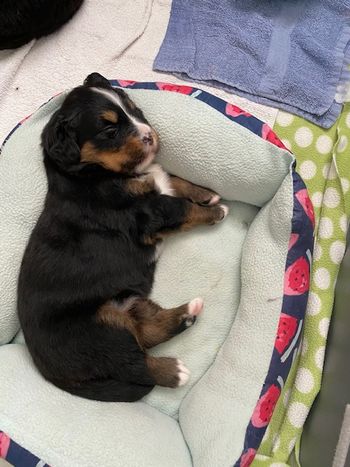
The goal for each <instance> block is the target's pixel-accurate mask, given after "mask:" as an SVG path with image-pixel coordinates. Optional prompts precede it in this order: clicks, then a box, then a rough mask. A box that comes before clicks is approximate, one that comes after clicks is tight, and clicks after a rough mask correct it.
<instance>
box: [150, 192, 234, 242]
mask: <svg viewBox="0 0 350 467" xmlns="http://www.w3.org/2000/svg"><path fill="white" fill-rule="evenodd" d="M162 198H163V200H162V202H159V205H158V210H157V216H158V219H156V222H153V223H152V224H150V226H145V233H144V237H143V241H144V243H145V244H147V245H154V244H156V243H157V242H158V241H159V240H162V239H163V238H165V237H166V236H168V235H169V234H172V233H175V232H181V231H188V230H190V229H192V228H193V227H196V226H198V225H213V224H217V223H218V222H221V221H222V220H223V219H224V218H225V217H226V215H227V213H228V207H227V206H224V205H221V204H217V205H215V206H208V207H207V206H200V205H198V204H194V203H191V202H190V201H187V200H185V199H182V198H172V197H170V196H162Z"/></svg>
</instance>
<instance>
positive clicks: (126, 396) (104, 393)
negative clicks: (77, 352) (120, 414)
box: [56, 379, 154, 402]
mask: <svg viewBox="0 0 350 467" xmlns="http://www.w3.org/2000/svg"><path fill="white" fill-rule="evenodd" d="M56 385H57V383H56ZM59 387H60V388H61V389H63V390H65V391H67V392H69V393H70V394H73V395H75V396H80V397H83V398H85V399H92V400H95V401H102V402H135V401H137V400H139V399H141V398H142V397H144V396H145V395H146V394H148V393H149V392H151V391H152V389H153V388H154V386H153V385H145V386H144V385H141V384H133V383H127V382H121V381H117V380H115V379H101V380H88V381H84V382H82V383H80V384H79V386H73V387H72V386H70V387H69V386H62V385H59Z"/></svg>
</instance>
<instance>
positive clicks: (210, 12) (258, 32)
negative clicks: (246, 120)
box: [154, 0, 350, 128]
mask: <svg viewBox="0 0 350 467" xmlns="http://www.w3.org/2000/svg"><path fill="white" fill-rule="evenodd" d="M349 41H350V0H173V3H172V9H171V15H170V21H169V24H168V29H167V33H166V36H165V39H164V41H163V44H162V46H161V48H160V50H159V53H158V56H157V57H156V59H155V62H154V69H155V70H158V71H165V72H171V73H174V74H176V75H178V76H181V77H182V78H185V79H189V80H192V81H198V82H204V83H205V84H209V85H213V86H217V87H220V88H221V89H225V90H228V91H231V92H234V93H236V94H239V95H242V96H245V97H248V98H250V99H252V100H254V101H257V102H260V103H263V104H267V105H271V106H273V107H277V108H281V109H285V110H287V111H289V112H292V113H295V114H297V115H300V116H302V117H304V118H306V119H308V120H310V121H311V122H314V123H316V124H318V125H320V126H323V127H325V128H329V127H330V126H332V125H333V123H334V122H335V120H336V119H337V117H338V115H339V113H340V112H341V109H342V99H343V95H344V94H346V91H347V89H346V85H347V84H348V82H349V81H350V73H349V71H348V70H347V65H348V64H349V62H350V42H349Z"/></svg>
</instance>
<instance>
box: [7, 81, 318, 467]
mask: <svg viewBox="0 0 350 467" xmlns="http://www.w3.org/2000/svg"><path fill="white" fill-rule="evenodd" d="M111 84H112V86H114V87H121V88H128V89H147V90H154V91H166V92H177V93H180V94H184V95H187V96H190V97H192V98H195V99H198V100H200V101H202V102H204V103H205V104H207V105H209V106H211V107H212V108H214V109H216V110H217V111H218V112H220V113H222V114H223V115H225V116H226V117H227V118H229V119H230V120H232V121H234V122H235V123H236V124H238V125H241V126H243V127H245V128H246V129H248V130H249V131H251V132H252V133H254V134H255V135H257V136H258V137H260V138H262V139H264V140H266V141H269V142H270V143H271V144H273V145H275V146H277V147H279V148H282V149H285V150H289V149H288V148H287V147H286V145H285V144H284V143H283V142H282V141H281V140H280V139H279V138H278V136H277V135H276V133H274V131H273V130H272V129H271V128H270V127H269V126H268V125H267V124H266V123H264V122H262V121H261V120H259V119H257V118H256V117H254V116H253V115H251V114H249V113H248V112H245V111H244V110H242V109H240V108H239V107H237V106H235V105H233V104H229V103H227V102H226V101H224V100H222V99H220V98H218V97H216V96H213V95H211V94H209V93H208V92H205V91H202V90H200V89H197V88H194V87H191V86H182V85H175V84H168V83H161V82H155V83H153V82H149V83H142V82H135V81H130V80H111ZM26 118H28V117H26ZM24 120H25V119H24ZM24 120H23V121H24ZM23 121H22V122H23ZM22 122H20V123H19V124H18V125H17V126H16V127H15V128H14V129H13V130H12V131H11V133H10V134H9V135H8V137H7V138H6V139H5V141H4V144H5V143H6V141H7V140H8V139H9V137H10V136H11V135H12V133H13V132H14V131H15V130H16V129H17V128H18V127H19V126H20V125H21V123H22ZM292 177H293V193H294V206H293V219H292V233H291V237H290V242H289V251H288V255H287V258H286V268H285V271H286V272H285V277H284V296H283V302H282V309H281V317H280V321H279V325H278V329H277V330H276V341H275V345H274V348H273V350H272V356H271V362H270V366H269V370H268V374H267V376H266V379H265V382H264V383H263V386H262V390H261V394H260V398H259V400H258V401H257V404H256V407H255V409H254V411H253V413H252V416H251V420H250V423H249V425H248V426H247V430H246V434H245V441H244V446H242V454H241V456H240V458H239V459H232V465H234V466H235V467H249V466H250V465H251V463H252V462H253V460H254V458H255V456H256V452H257V450H258V448H259V446H260V443H261V441H262V439H263V437H264V434H265V432H266V429H267V426H268V425H269V422H270V420H271V417H272V416H273V413H274V409H275V406H276V404H277V403H278V400H279V398H280V395H281V392H282V390H283V387H284V384H285V381H286V380H287V377H288V374H289V371H290V368H291V365H292V362H293V360H294V359H295V357H296V354H297V350H298V346H299V342H300V336H301V331H302V326H303V321H304V315H305V309H306V304H307V299H308V290H309V281H310V268H311V257H312V248H313V228H314V213H313V207H312V203H311V201H310V199H309V197H308V194H307V190H306V187H305V184H304V182H303V180H302V179H301V177H300V176H299V174H298V173H297V172H296V170H295V164H294V166H293V169H292ZM17 446H18V445H17ZM21 449H22V448H21ZM26 452H27V451H26ZM0 457H1V455H0ZM27 465H32V464H16V466H18V467H22V466H23V467H27ZM43 465H45V464H43Z"/></svg>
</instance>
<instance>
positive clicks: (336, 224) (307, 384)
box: [252, 104, 350, 467]
mask: <svg viewBox="0 0 350 467" xmlns="http://www.w3.org/2000/svg"><path fill="white" fill-rule="evenodd" d="M274 130H275V132H276V133H277V135H278V136H279V137H280V138H281V139H282V141H283V143H284V144H285V146H287V147H288V148H289V149H291V150H292V151H293V153H294V154H295V156H296V159H297V170H298V171H299V173H300V174H301V176H302V177H303V179H304V181H305V183H306V185H307V188H308V191H309V193H310V196H311V199H312V202H313V204H314V208H315V215H316V229H315V232H316V241H315V250H314V263H313V272H312V276H311V287H310V296H309V300H308V305H307V311H306V318H305V327H304V334H303V339H302V343H301V346H300V349H299V352H298V354H297V356H296V358H295V360H294V362H293V367H292V371H291V372H290V374H289V377H288V379H287V382H286V384H285V386H284V388H283V392H282V397H280V399H279V401H278V404H277V406H276V409H275V412H274V415H273V417H272V419H271V422H270V424H269V427H268V429H267V431H266V434H265V437H264V439H263V442H262V444H261V446H260V448H259V451H258V454H257V456H256V457H255V460H254V462H253V464H252V465H253V466H257V467H259V466H272V467H284V466H288V465H290V462H292V459H293V460H295V461H296V462H297V463H299V461H298V453H299V442H300V438H301V434H302V429H303V425H304V422H305V420H306V417H307V415H308V413H309V410H310V408H311V405H312V403H313V402H314V400H315V397H316V395H317V393H318V391H319V389H320V385H321V376H322V368H323V360H324V354H325V345H326V339H327V334H328V327H329V322H330V318H331V314H332V308H333V299H334V287H335V284H336V281H337V275H338V271H339V266H340V263H341V261H342V258H343V256H344V252H345V245H346V232H347V229H348V220H349V216H350V157H349V156H350V104H347V105H346V106H345V107H344V109H343V112H342V114H341V115H340V117H339V119H338V121H337V122H336V124H335V125H333V127H332V128H330V129H329V130H323V129H321V128H320V127H318V126H316V125H313V124H311V123H308V122H306V121H305V120H304V119H301V118H299V117H295V116H293V115H291V114H288V113H285V112H282V111H280V112H279V113H278V115H277V120H276V124H275V127H274Z"/></svg>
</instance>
